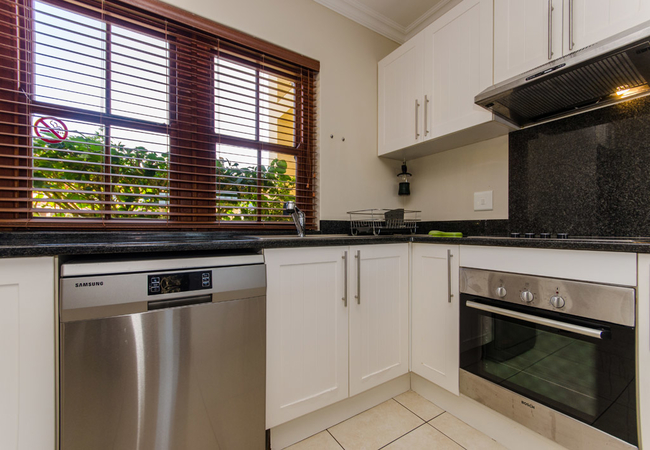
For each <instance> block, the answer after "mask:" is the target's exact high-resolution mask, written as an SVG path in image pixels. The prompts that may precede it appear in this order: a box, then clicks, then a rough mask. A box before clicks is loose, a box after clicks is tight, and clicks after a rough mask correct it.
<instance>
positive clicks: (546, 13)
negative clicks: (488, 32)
mask: <svg viewBox="0 0 650 450" xmlns="http://www.w3.org/2000/svg"><path fill="white" fill-rule="evenodd" d="M554 25H555V26H554ZM549 36H550V38H549ZM560 56H562V0H495V1H494V84H497V83H500V82H501V81H504V80H507V79H508V78H512V77H514V76H517V75H519V74H521V73H523V72H526V71H527V70H530V69H532V68H533V67H537V66H541V65H542V64H545V63H547V62H548V61H550V60H552V59H555V58H559V57H560Z"/></svg>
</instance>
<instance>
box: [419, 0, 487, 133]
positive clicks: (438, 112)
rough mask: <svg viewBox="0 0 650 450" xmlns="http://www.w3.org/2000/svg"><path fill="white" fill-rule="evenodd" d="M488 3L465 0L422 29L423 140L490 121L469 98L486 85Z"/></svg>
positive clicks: (481, 109) (484, 112)
mask: <svg viewBox="0 0 650 450" xmlns="http://www.w3.org/2000/svg"><path fill="white" fill-rule="evenodd" d="M492 21H493V6H492V0H465V1H463V2H461V3H460V4H459V5H458V6H456V7H455V8H453V9H452V10H451V11H449V12H448V13H446V14H445V15H444V16H442V17H441V18H440V19H438V20H436V21H435V22H434V23H432V24H431V25H429V26H428V27H427V28H426V29H425V30H424V32H423V33H424V40H425V58H424V59H425V77H424V79H425V94H426V95H427V99H428V100H429V102H428V104H426V102H425V105H424V107H425V108H427V111H426V118H427V123H426V124H425V125H426V127H425V130H424V134H425V136H426V137H425V138H426V139H432V138H436V137H440V136H444V135H447V134H450V133H454V132H456V131H460V130H463V129H465V128H469V127H472V126H475V125H479V124H481V123H485V122H489V121H491V120H492V113H490V112H489V111H486V110H485V109H483V108H481V107H480V106H477V105H475V104H474V96H476V94H478V93H479V92H481V91H482V90H484V89H485V88H487V87H489V86H491V85H492V79H493V77H492V55H493V50H492V42H493V39H492V29H493V22H492Z"/></svg>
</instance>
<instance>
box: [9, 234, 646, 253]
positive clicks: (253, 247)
mask: <svg viewBox="0 0 650 450" xmlns="http://www.w3.org/2000/svg"><path fill="white" fill-rule="evenodd" d="M399 242H418V243H432V244H434V243H435V244H455V245H484V246H499V247H525V248H551V249H566V250H590V251H612V252H631V253H650V239H648V238H629V239H612V240H589V239H585V240H579V241H576V240H558V239H505V238H498V237H479V236H472V237H465V238H434V237H430V236H427V235H394V236H346V235H321V234H310V235H307V236H306V237H304V238H300V237H297V236H295V235H292V234H286V235H258V236H248V235H244V234H224V233H222V232H167V233H163V232H154V233H151V232H74V233H69V232H13V233H0V257H4V258H7V257H19V256H23V257H24V256H55V255H69V256H72V255H108V254H127V253H128V254H154V253H155V254H170V253H178V252H185V253H188V254H197V255H199V254H208V253H214V252H221V253H223V252H233V251H243V250H245V251H259V250H261V249H265V248H287V247H323V246H337V245H368V244H388V243H399Z"/></svg>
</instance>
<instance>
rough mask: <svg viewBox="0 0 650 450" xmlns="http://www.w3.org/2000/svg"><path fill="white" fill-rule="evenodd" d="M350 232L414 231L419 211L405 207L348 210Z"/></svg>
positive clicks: (384, 232) (356, 233)
mask: <svg viewBox="0 0 650 450" xmlns="http://www.w3.org/2000/svg"><path fill="white" fill-rule="evenodd" d="M348 214H350V233H351V234H352V236H356V235H358V234H371V233H372V234H374V235H375V236H377V235H379V234H395V233H397V234H402V233H411V234H413V233H415V230H416V229H417V223H418V222H419V221H420V211H413V210H406V209H360V210H358V211H348Z"/></svg>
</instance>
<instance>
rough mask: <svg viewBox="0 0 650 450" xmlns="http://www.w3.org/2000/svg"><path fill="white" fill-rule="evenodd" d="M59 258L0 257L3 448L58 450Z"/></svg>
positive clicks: (0, 438)
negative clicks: (56, 271)
mask: <svg viewBox="0 0 650 450" xmlns="http://www.w3.org/2000/svg"><path fill="white" fill-rule="evenodd" d="M54 281H55V259H54V258H11V259H1V260H0V360H1V361H2V362H1V364H0V398H1V399H2V400H1V401H0V417H2V420H1V421H0V448H2V449H6V450H34V449H54V448H56V432H55V427H56V409H55V392H56V391H55V380H56V376H55V348H56V346H55V336H56V333H55V320H56V316H55V307H56V305H55V299H54V290H55V285H54Z"/></svg>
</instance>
